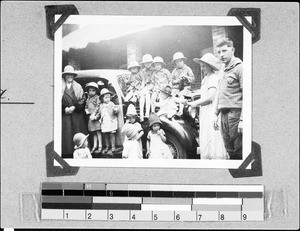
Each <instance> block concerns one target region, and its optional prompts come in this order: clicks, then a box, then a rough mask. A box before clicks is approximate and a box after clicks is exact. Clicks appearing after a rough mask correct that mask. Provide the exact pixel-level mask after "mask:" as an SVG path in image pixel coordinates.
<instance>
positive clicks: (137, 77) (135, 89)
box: [125, 61, 143, 103]
mask: <svg viewBox="0 0 300 231" xmlns="http://www.w3.org/2000/svg"><path fill="white" fill-rule="evenodd" d="M127 69H128V70H129V71H130V72H131V74H130V77H129V79H128V80H127V81H128V85H129V87H128V89H127V91H128V93H127V95H126V97H125V101H128V102H133V103H136V101H137V100H138V99H139V95H140V94H139V92H140V90H141V88H142V87H143V86H142V84H143V74H142V73H141V72H140V70H141V66H140V65H139V63H138V62H137V61H132V62H130V63H129V65H128V68H127Z"/></svg>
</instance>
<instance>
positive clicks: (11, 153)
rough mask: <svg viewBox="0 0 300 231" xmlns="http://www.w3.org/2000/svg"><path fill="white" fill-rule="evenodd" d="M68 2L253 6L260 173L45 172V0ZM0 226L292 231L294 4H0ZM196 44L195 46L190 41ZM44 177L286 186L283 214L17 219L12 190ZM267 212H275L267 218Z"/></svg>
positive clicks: (169, 6)
mask: <svg viewBox="0 0 300 231" xmlns="http://www.w3.org/2000/svg"><path fill="white" fill-rule="evenodd" d="M58 4H74V5H75V6H76V8H77V9H78V11H79V14H80V15H174V16H176V15H189V16H192V15H197V16H226V15H227V13H228V11H229V10H230V9H231V8H233V7H242V8H247V7H254V8H261V39H260V40H259V41H258V42H256V43H255V44H254V45H253V138H252V140H253V141H255V142H257V143H259V144H260V145H261V150H262V164H263V176H262V177H253V178H240V179H234V178H233V177H232V176H231V175H230V173H229V172H228V170H227V169H181V170H176V169H155V170H154V169H129V168H124V169H114V168H102V169H99V168H80V170H79V172H78V174H77V175H76V176H70V177H56V178H47V177H46V162H45V145H46V144H48V143H49V142H50V141H52V140H53V86H52V85H53V70H54V69H53V65H54V42H53V41H51V40H49V39H48V38H47V37H46V16H45V9H44V6H45V5H58ZM1 45H2V47H1V61H2V66H1V89H8V90H7V92H6V94H5V96H6V97H7V98H6V100H8V99H9V100H10V101H23V102H34V104H28V105H8V104H2V105H1V227H14V228H18V227H24V228H26V227H36V228H38V227H49V228H55V227H59V228H67V227H77V228H84V227H86V228H98V227H101V228H116V227H117V228H130V227H132V228H144V227H149V228H161V227H164V228H189V229H199V228H201V229H202V228H234V227H236V228H240V229H243V228H249V227H251V228H268V229H290V228H294V229H295V228H299V142H298V139H299V130H298V128H299V105H298V104H299V87H298V85H299V63H298V62H299V5H298V4H297V3H258V2H256V3H234V2H230V3H212V2H210V3H196V2H190V3H181V2H173V3H172V2H164V3H159V2H153V3H150V2H145V3H140V2H131V3H129V2H72V1H71V2H46V1H45V2H2V4H1ZM195 45H196V44H195ZM44 181H63V182H87V181H88V182H108V183H152V184H154V183H167V184H183V183H184V184H263V185H264V186H265V190H267V191H275V192H276V191H279V190H280V189H285V190H286V191H287V199H288V216H287V217H284V216H274V217H273V218H270V219H268V220H266V221H264V222H245V223H243V222H206V223H201V224H200V223H197V222H183V223H175V222H162V223H155V222H150V223H149V222H148V223H147V222H135V223H134V222H115V223H114V222H85V221H68V222H65V221H58V220H57V221H42V222H21V218H20V217H21V216H20V213H21V209H20V199H19V198H20V195H21V194H22V193H27V192H32V193H39V190H40V189H39V187H40V183H41V182H44ZM275 215H276V214H275Z"/></svg>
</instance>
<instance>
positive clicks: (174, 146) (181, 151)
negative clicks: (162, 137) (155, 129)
mask: <svg viewBox="0 0 300 231" xmlns="http://www.w3.org/2000/svg"><path fill="white" fill-rule="evenodd" d="M166 138H167V140H166V144H167V145H168V146H169V148H170V149H171V152H172V154H173V156H174V159H188V155H187V150H186V149H185V148H184V146H183V145H182V144H181V143H180V140H179V139H178V138H177V137H176V136H175V135H174V134H172V133H170V132H168V131H166Z"/></svg>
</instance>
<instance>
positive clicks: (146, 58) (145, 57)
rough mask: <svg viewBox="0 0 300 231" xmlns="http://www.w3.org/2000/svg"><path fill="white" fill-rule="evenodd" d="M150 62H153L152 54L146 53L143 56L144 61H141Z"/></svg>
mask: <svg viewBox="0 0 300 231" xmlns="http://www.w3.org/2000/svg"><path fill="white" fill-rule="evenodd" d="M149 62H151V63H152V62H153V58H152V55H150V54H145V55H144V56H143V58H142V62H141V63H149Z"/></svg>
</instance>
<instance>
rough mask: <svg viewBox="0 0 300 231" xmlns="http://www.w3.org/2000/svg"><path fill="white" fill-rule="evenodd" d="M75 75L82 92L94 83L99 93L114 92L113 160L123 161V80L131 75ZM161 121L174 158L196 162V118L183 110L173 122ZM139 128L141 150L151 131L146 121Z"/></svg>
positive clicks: (84, 72) (104, 72) (113, 72)
mask: <svg viewBox="0 0 300 231" xmlns="http://www.w3.org/2000/svg"><path fill="white" fill-rule="evenodd" d="M76 73H77V76H76V77H75V81H76V82H78V83H79V84H81V86H82V87H83V89H85V86H86V84H87V83H89V82H96V83H98V86H99V89H100V91H101V89H103V88H107V89H108V90H110V91H111V92H113V93H115V95H114V96H113V97H112V102H114V103H115V104H116V105H119V114H118V124H119V128H118V130H117V134H116V146H117V149H116V153H115V154H114V158H122V149H123V146H122V144H123V140H124V136H123V135H122V134H121V129H122V127H123V125H124V121H125V118H124V116H125V115H126V110H127V107H128V105H129V103H128V102H125V94H126V90H125V88H126V86H125V84H124V81H123V80H124V78H126V77H128V76H129V75H130V72H128V71H127V70H110V69H101V70H97V69H95V70H82V71H76ZM135 106H136V107H137V110H139V108H138V105H135ZM160 119H161V121H162V124H163V130H164V131H165V133H166V138H167V140H166V143H167V144H168V146H169V148H170V149H171V152H172V153H173V156H174V158H177V159H199V155H197V146H198V142H197V139H198V136H199V133H198V129H199V124H198V123H197V119H196V118H195V116H191V115H190V113H189V112H188V110H187V108H186V109H185V110H184V113H183V115H182V116H181V117H178V116H175V117H173V118H172V119H168V118H166V117H160ZM141 125H142V128H143V129H144V136H143V137H142V142H143V147H144V148H146V138H147V134H148V132H149V131H150V128H149V121H148V120H145V121H144V122H142V123H141ZM90 142H93V141H92V139H90ZM146 151H147V150H146V149H144V150H143V154H144V157H145V153H146ZM95 157H96V156H95ZM98 157H101V158H102V157H103V158H105V157H109V156H106V155H100V156H98Z"/></svg>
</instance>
